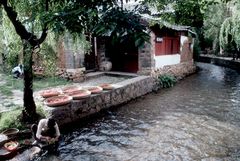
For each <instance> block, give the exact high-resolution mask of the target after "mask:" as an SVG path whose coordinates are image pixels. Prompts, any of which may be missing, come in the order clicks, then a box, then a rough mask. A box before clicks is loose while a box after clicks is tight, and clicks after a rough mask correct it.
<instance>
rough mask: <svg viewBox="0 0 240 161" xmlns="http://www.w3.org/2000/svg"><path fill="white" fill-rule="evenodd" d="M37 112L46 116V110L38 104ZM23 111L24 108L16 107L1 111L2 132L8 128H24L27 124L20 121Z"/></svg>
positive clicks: (0, 128)
mask: <svg viewBox="0 0 240 161" xmlns="http://www.w3.org/2000/svg"><path fill="white" fill-rule="evenodd" d="M36 110H37V113H38V114H39V115H40V117H41V118H44V117H46V115H45V113H44V110H43V109H42V108H41V107H40V106H38V107H37V109H36ZM21 113H22V108H20V107H16V108H15V109H14V110H11V111H7V112H3V113H0V132H1V131H4V130H5V129H8V128H17V129H19V130H24V129H26V128H27V125H26V124H24V123H22V122H21V121H20V115H21Z"/></svg>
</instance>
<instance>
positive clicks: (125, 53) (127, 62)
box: [106, 40, 138, 73]
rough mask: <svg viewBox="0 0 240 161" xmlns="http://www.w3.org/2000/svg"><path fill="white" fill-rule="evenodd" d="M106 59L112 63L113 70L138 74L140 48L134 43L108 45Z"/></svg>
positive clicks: (108, 42)
mask: <svg viewBox="0 0 240 161" xmlns="http://www.w3.org/2000/svg"><path fill="white" fill-rule="evenodd" d="M106 57H108V58H109V59H110V61H111V62H112V70H114V71H121V72H130V73H136V72H137V71H138V48H137V47H135V44H134V42H125V43H119V44H114V45H113V44H112V43H111V41H110V40H108V41H107V43H106Z"/></svg>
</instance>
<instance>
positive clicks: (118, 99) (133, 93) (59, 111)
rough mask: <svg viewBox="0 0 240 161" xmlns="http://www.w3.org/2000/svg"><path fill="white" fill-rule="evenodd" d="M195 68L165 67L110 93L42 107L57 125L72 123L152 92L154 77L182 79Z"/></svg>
mask: <svg viewBox="0 0 240 161" xmlns="http://www.w3.org/2000/svg"><path fill="white" fill-rule="evenodd" d="M195 70H196V66H195V65H194V63H193V62H192V61H191V62H184V63H180V64H177V65H170V66H165V67H164V68H161V69H157V70H155V71H153V72H152V73H151V76H137V75H136V77H133V78H130V79H127V80H125V81H122V82H119V83H117V84H115V85H116V86H117V87H116V88H115V89H113V90H110V91H103V92H102V93H100V94H94V95H91V97H89V98H86V99H82V100H73V101H72V102H71V103H70V104H68V105H65V106H60V107H56V108H51V107H47V106H44V110H45V112H46V114H47V117H54V118H55V119H56V121H57V122H58V124H59V125H64V124H67V123H71V122H74V121H76V120H79V119H80V118H84V117H86V116H89V115H91V114H94V113H97V112H99V111H100V110H102V109H106V108H109V107H115V106H117V105H121V104H123V103H126V102H128V101H130V100H132V99H135V98H137V97H140V96H143V95H145V94H147V93H150V92H152V91H153V90H154V89H155V88H156V79H155V78H156V77H157V76H158V75H162V74H172V75H174V76H176V77H177V79H178V80H179V79H182V78H183V77H186V76H187V75H190V74H192V73H194V72H195Z"/></svg>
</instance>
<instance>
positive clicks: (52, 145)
mask: <svg viewBox="0 0 240 161" xmlns="http://www.w3.org/2000/svg"><path fill="white" fill-rule="evenodd" d="M31 130H32V133H33V138H34V139H35V141H34V143H33V145H36V146H38V147H39V148H40V150H38V151H37V152H36V154H37V153H39V152H40V151H41V150H47V151H48V152H53V153H55V152H57V150H58V145H59V137H60V131H59V127H58V124H57V123H56V121H55V120H54V119H53V118H46V119H41V120H40V121H39V123H38V125H36V124H33V125H32V127H31Z"/></svg>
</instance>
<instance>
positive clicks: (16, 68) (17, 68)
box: [12, 65, 23, 74]
mask: <svg viewBox="0 0 240 161" xmlns="http://www.w3.org/2000/svg"><path fill="white" fill-rule="evenodd" d="M16 71H18V72H19V73H20V74H23V69H21V68H20V65H18V66H16V67H14V68H13V69H12V73H14V72H16Z"/></svg>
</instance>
